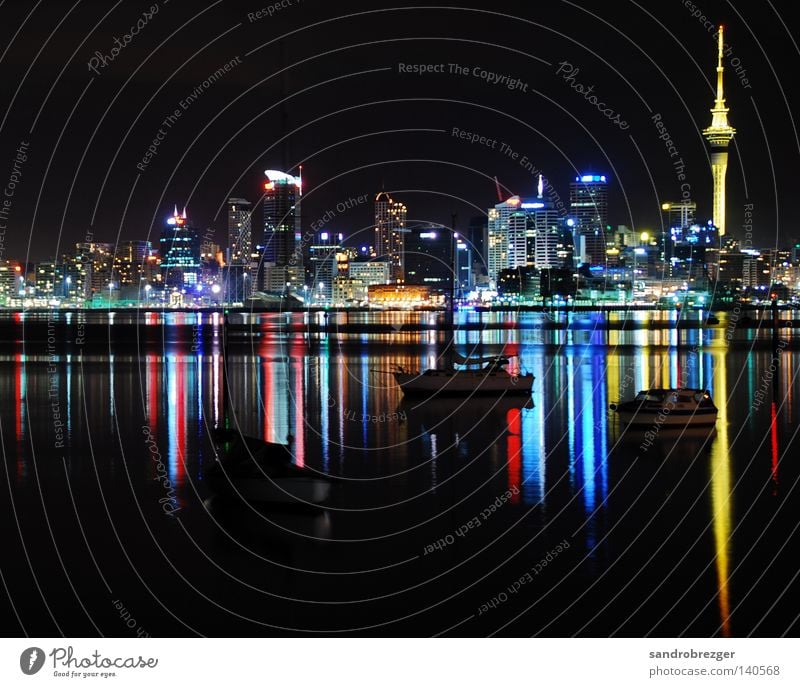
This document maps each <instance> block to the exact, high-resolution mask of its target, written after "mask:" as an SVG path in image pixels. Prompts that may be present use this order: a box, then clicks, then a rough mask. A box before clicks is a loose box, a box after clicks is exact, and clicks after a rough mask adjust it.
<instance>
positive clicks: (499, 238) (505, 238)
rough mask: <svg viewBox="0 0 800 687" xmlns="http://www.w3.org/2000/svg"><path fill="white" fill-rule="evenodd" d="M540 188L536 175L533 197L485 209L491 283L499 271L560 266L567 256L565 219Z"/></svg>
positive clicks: (507, 201) (540, 180) (515, 199)
mask: <svg viewBox="0 0 800 687" xmlns="http://www.w3.org/2000/svg"><path fill="white" fill-rule="evenodd" d="M544 187H545V182H544V179H543V178H542V177H541V176H540V177H539V188H538V194H537V196H536V197H535V198H531V199H525V198H520V197H519V196H512V197H511V198H509V199H508V200H506V201H505V202H504V203H499V204H498V205H495V207H494V208H492V209H490V210H489V231H488V256H487V257H488V266H489V278H490V279H491V280H492V281H493V282H494V283H497V278H498V275H499V273H500V272H501V271H503V270H518V269H519V268H521V267H526V266H527V267H535V268H536V269H550V268H556V267H561V266H563V265H564V264H565V262H566V261H567V260H568V256H569V255H571V250H570V249H569V248H568V243H571V241H569V240H568V237H567V236H566V235H565V234H566V232H565V229H566V220H565V219H564V218H563V217H562V216H561V212H560V211H559V210H558V208H556V205H555V203H554V201H553V200H551V199H550V198H546V197H545V196H544Z"/></svg>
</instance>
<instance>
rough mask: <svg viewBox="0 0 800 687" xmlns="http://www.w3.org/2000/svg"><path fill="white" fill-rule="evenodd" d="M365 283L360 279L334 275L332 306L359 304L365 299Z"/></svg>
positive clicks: (366, 295)
mask: <svg viewBox="0 0 800 687" xmlns="http://www.w3.org/2000/svg"><path fill="white" fill-rule="evenodd" d="M367 288H368V287H367V285H366V284H365V283H364V282H363V281H361V280H360V279H351V278H350V277H335V278H334V280H333V287H332V294H333V295H332V296H331V300H332V302H333V305H334V307H340V308H341V307H347V306H349V305H360V304H361V303H364V302H365V301H366V300H367V297H368V294H367Z"/></svg>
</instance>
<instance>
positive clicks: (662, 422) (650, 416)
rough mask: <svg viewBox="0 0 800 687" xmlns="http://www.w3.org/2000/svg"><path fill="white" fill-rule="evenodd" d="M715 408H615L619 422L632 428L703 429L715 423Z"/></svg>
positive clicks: (716, 411) (716, 412)
mask: <svg viewBox="0 0 800 687" xmlns="http://www.w3.org/2000/svg"><path fill="white" fill-rule="evenodd" d="M718 412H719V411H718V410H717V409H716V408H709V409H706V408H701V409H693V410H671V411H666V410H662V409H659V410H649V409H642V408H640V407H639V406H638V405H637V406H635V407H630V408H625V407H624V406H620V407H619V408H617V416H618V417H619V419H620V421H622V422H624V423H625V424H627V425H631V426H632V427H705V426H709V425H713V424H715V423H716V421H717V414H718Z"/></svg>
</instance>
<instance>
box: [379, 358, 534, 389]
mask: <svg viewBox="0 0 800 687" xmlns="http://www.w3.org/2000/svg"><path fill="white" fill-rule="evenodd" d="M460 360H464V361H467V362H466V363H463V364H469V363H471V362H472V361H469V360H468V359H466V358H461V359H460ZM481 360H482V362H485V363H486V364H485V366H484V367H482V368H480V369H477V370H468V369H467V370H458V369H455V368H451V369H433V370H425V371H424V372H411V371H408V370H405V369H404V368H402V367H398V368H397V369H396V370H395V371H393V372H392V375H393V376H394V378H395V380H396V381H397V383H398V385H399V386H400V388H401V389H402V390H403V393H404V394H406V395H417V396H433V395H443V396H446V395H458V396H472V395H476V396H479V395H504V394H508V395H527V394H530V393H531V392H532V390H533V380H534V378H533V375H532V374H525V375H518V374H512V373H511V372H509V371H508V370H507V369H506V368H507V366H508V365H509V364H510V361H509V359H508V358H506V357H505V356H492V357H490V358H482V359H481Z"/></svg>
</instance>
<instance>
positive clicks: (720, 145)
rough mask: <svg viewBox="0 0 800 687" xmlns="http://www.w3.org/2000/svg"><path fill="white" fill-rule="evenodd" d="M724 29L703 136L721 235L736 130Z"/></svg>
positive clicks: (722, 233) (716, 217)
mask: <svg viewBox="0 0 800 687" xmlns="http://www.w3.org/2000/svg"><path fill="white" fill-rule="evenodd" d="M724 45H725V42H724V40H723V27H722V26H720V27H719V59H718V62H717V100H716V102H715V103H714V109H712V110H711V114H712V115H713V118H712V120H711V126H710V127H708V128H707V129H706V130H705V131H703V136H705V137H706V139H708V142H709V143H710V144H711V170H712V172H713V174H714V225H715V226H716V227H717V229H719V235H720V236H724V235H725V176H726V175H727V173H728V144H729V143H730V142H731V139H732V138H733V136H734V134H736V129H734V128H733V127H732V126H731V125H730V124H729V123H728V111H729V110H728V108H727V107H725V95H724V89H723V75H724V72H725V67H723V66H722V58H723V49H724Z"/></svg>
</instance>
